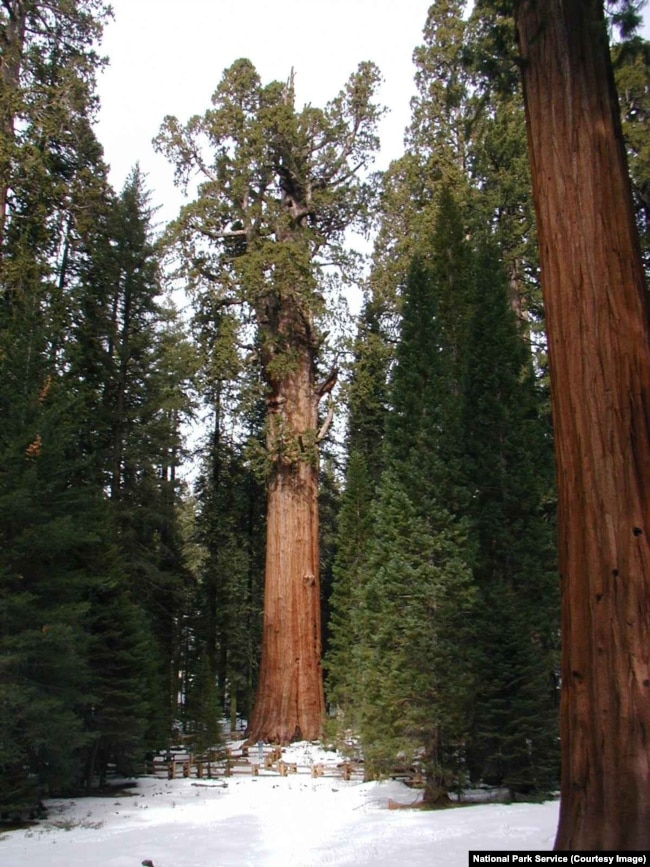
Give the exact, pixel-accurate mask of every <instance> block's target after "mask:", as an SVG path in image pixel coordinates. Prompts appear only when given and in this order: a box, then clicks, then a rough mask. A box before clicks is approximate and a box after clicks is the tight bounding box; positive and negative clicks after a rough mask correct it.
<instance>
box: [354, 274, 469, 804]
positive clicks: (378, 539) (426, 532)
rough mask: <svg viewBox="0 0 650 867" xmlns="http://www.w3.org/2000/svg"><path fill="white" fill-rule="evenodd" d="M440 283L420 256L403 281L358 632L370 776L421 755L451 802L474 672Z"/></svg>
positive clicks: (438, 790)
mask: <svg viewBox="0 0 650 867" xmlns="http://www.w3.org/2000/svg"><path fill="white" fill-rule="evenodd" d="M437 300H438V299H437V298H436V294H435V284H434V282H433V280H432V275H431V272H430V271H429V270H428V269H427V268H426V267H425V266H423V265H422V264H421V263H419V262H417V261H416V262H415V263H414V264H413V266H412V268H411V272H410V274H409V281H408V283H407V286H406V287H405V293H404V310H403V319H402V329H401V335H400V341H399V344H398V347H397V360H396V367H395V371H394V374H393V378H392V382H391V386H392V389H391V398H392V399H391V405H392V406H391V409H392V411H391V414H390V416H389V419H388V422H387V434H386V440H385V450H386V455H385V465H386V469H385V471H384V473H383V475H382V478H381V482H380V485H379V491H378V495H377V500H376V503H375V507H374V509H373V515H372V517H373V524H372V531H371V536H370V540H369V542H368V546H367V556H366V558H365V561H364V563H363V565H362V567H361V576H360V577H361V580H360V581H359V584H358V591H357V600H358V604H359V605H360V608H361V612H360V614H359V618H360V620H361V638H360V644H359V646H358V648H357V650H356V655H357V665H358V667H359V670H360V672H361V686H362V690H361V692H360V694H359V695H358V697H357V701H358V702H359V703H360V711H359V715H360V720H361V723H360V731H361V737H362V741H363V746H364V754H365V755H366V759H367V761H368V762H369V767H370V769H371V771H373V772H381V771H382V770H386V769H387V768H389V767H390V766H391V765H394V764H395V763H396V762H397V761H398V757H399V755H400V754H401V753H404V752H406V754H407V756H408V755H409V754H410V755H411V756H413V755H417V754H418V752H422V756H423V763H424V768H425V772H426V778H427V792H426V797H427V799H429V800H431V801H438V800H441V799H444V798H446V796H447V792H448V790H449V788H450V787H451V786H452V785H457V784H458V782H459V779H460V771H461V769H460V766H459V763H458V760H457V757H458V754H459V750H460V748H461V745H462V743H463V740H464V737H465V734H466V728H467V720H468V714H467V704H468V699H469V691H470V687H471V668H470V666H469V665H468V664H467V658H466V657H463V656H462V655H460V654H459V653H458V648H459V647H462V646H469V645H470V636H469V634H468V632H467V625H468V622H469V620H468V616H469V613H470V612H471V610H472V598H473V590H472V575H471V547H470V545H469V540H468V537H467V530H466V526H465V525H464V522H463V521H462V520H459V519H458V518H457V517H456V516H455V515H454V514H453V512H451V511H450V509H449V508H448V506H447V505H446V503H445V502H444V499H443V498H442V492H443V488H442V485H441V482H442V480H443V479H444V473H445V470H444V464H443V452H442V451H441V439H440V430H441V425H442V424H443V423H444V413H445V407H446V405H447V403H446V399H445V397H446V391H447V385H448V378H447V376H446V371H445V364H446V356H444V355H443V353H442V352H441V349H442V345H443V338H442V334H441V331H440V328H439V318H438V315H437V313H438V308H437Z"/></svg>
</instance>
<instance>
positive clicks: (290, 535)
mask: <svg viewBox="0 0 650 867" xmlns="http://www.w3.org/2000/svg"><path fill="white" fill-rule="evenodd" d="M292 312H295V311H292ZM294 318H295V317H294V316H293V315H289V316H288V319H289V320H290V321H291V320H293V319H294ZM298 320H300V316H298ZM279 330H280V332H282V331H287V332H289V331H290V332H291V345H292V351H290V352H289V353H287V354H286V355H285V356H284V357H282V358H281V359H280V360H279V362H278V358H277V357H275V358H274V359H273V360H270V361H269V360H267V363H266V364H265V369H266V374H267V380H268V382H269V383H270V386H271V395H270V397H269V400H268V415H267V451H268V456H269V459H270V461H271V464H272V469H271V477H270V480H269V485H268V501H267V527H266V533H267V537H266V574H265V586H264V627H263V635H262V661H261V668H260V676H259V683H258V688H257V696H256V700H255V707H254V710H253V713H252V717H251V720H250V724H249V732H248V734H249V738H250V740H252V741H258V740H264V741H271V742H273V743H282V744H284V743H289V742H290V741H292V740H299V739H306V740H311V739H316V738H319V737H320V736H321V733H322V724H323V714H324V707H325V703H324V697H323V678H322V671H321V622H320V584H319V572H318V565H319V553H318V453H317V442H316V439H317V422H318V402H319V396H320V395H319V392H318V390H317V389H316V386H315V383H314V364H313V360H312V355H313V352H312V348H311V346H310V340H309V334H308V333H306V334H304V333H303V334H302V335H301V334H300V333H299V331H301V330H303V329H302V328H300V327H299V326H297V325H296V323H295V321H294V324H293V328H290V327H289V326H288V325H287V326H286V327H282V326H280V329H279ZM274 362H275V367H274Z"/></svg>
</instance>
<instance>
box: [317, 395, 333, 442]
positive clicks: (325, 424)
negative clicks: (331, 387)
mask: <svg viewBox="0 0 650 867" xmlns="http://www.w3.org/2000/svg"><path fill="white" fill-rule="evenodd" d="M333 418H334V401H333V400H332V398H331V397H330V399H329V401H328V403H327V415H326V416H325V421H324V422H323V424H322V425H321V429H320V430H319V431H318V433H317V434H316V444H317V445H318V443H319V442H321V441H322V440H323V439H324V438H325V436H326V435H327V431H328V430H329V429H330V425H331V424H332V420H333Z"/></svg>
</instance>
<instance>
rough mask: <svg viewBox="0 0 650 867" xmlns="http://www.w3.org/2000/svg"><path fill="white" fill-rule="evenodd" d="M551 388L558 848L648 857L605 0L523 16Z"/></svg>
mask: <svg viewBox="0 0 650 867" xmlns="http://www.w3.org/2000/svg"><path fill="white" fill-rule="evenodd" d="M515 19H516V25H517V31H518V40H519V45H520V51H521V59H522V72H523V83H524V95H525V103H526V116H527V126H528V144H529V154H530V161H531V167H532V178H533V190H534V198H535V206H536V211H537V221H538V232H539V247H540V258H541V267H542V286H543V292H544V302H545V310H546V321H547V330H548V343H549V351H550V364H551V385H552V392H553V418H554V425H555V442H556V457H557V477H558V489H559V490H558V495H559V516H558V524H559V546H560V570H561V575H562V595H563V602H562V607H563V614H562V630H563V639H562V641H563V660H562V702H561V735H562V758H563V772H562V774H563V776H562V806H561V811H560V824H559V829H558V835H557V839H556V843H555V845H556V848H557V849H560V850H566V849H568V850H575V849H586V850H602V849H628V850H630V849H632V850H634V849H648V848H650V752H649V750H648V737H649V732H650V640H649V639H650V540H649V536H648V534H649V533H650V485H649V481H650V429H649V427H650V334H649V330H648V310H647V305H646V295H645V286H644V277H643V270H642V264H641V255H640V250H639V244H638V239H637V234H636V229H635V224H634V217H633V209H632V199H631V193H630V184H629V180H628V175H627V168H626V161H625V153H624V148H623V141H622V135H621V127H620V117H619V107H618V103H617V98H616V92H615V89H614V82H613V77H612V72H611V67H610V62H609V51H608V44H607V33H606V26H605V20H604V15H603V4H602V2H601V0H522V2H519V3H517V4H515Z"/></svg>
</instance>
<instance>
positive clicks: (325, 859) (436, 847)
mask: <svg viewBox="0 0 650 867" xmlns="http://www.w3.org/2000/svg"><path fill="white" fill-rule="evenodd" d="M233 746H236V745H235V744H233ZM254 750H255V748H251V754H252V753H253V752H254ZM282 758H283V760H284V761H286V762H296V763H297V764H298V765H299V766H300V767H301V768H305V766H307V767H308V766H310V765H311V764H312V763H314V764H316V763H323V764H327V765H333V764H337V763H338V762H340V761H342V760H343V757H342V756H340V755H339V754H336V753H331V752H327V751H325V750H323V748H322V747H320V746H319V745H316V744H310V743H301V744H293V745H292V746H291V747H288V748H286V750H284V752H283V756H282ZM418 798H419V795H418V793H417V792H415V791H414V790H412V789H409V788H408V787H407V786H405V785H404V784H402V783H399V782H395V781H392V782H373V783H362V782H356V781H354V780H353V781H347V782H346V781H344V780H342V779H339V778H337V777H319V778H315V779H314V778H312V777H311V776H310V775H309V773H299V774H297V775H290V776H287V777H280V776H279V775H264V776H260V777H253V776H248V775H246V774H235V775H233V776H232V777H228V778H219V779H213V780H206V779H203V780H194V779H175V780H160V779H155V778H152V777H146V778H142V779H140V780H138V782H137V787H136V788H133V789H129V790H127V791H125V792H116V793H114V794H113V795H111V796H109V795H106V796H102V797H91V798H75V799H74V800H53V801H49V802H47V808H48V818H47V819H46V820H44V821H42V822H40V823H38V824H37V825H34V826H33V827H30V828H27V829H23V830H18V831H10V832H5V833H0V863H1V864H2V865H3V867H28V865H30V867H31V865H34V864H43V865H47V867H88V865H89V864H93V865H100V867H139V865H140V864H141V863H142V861H144V860H146V859H149V860H151V861H152V862H153V864H154V867H249V865H250V867H325V865H329V867H332V865H334V867H347V865H350V867H352V865H356V867H370V865H372V867H395V865H402V864H408V865H410V867H420V865H427V867H430V865H432V864H445V867H466V865H467V853H468V851H469V850H470V849H497V850H508V849H539V850H550V849H551V848H552V846H553V841H554V838H555V827H556V824H557V813H558V804H557V802H550V803H545V804H510V805H506V804H481V805H475V806H474V805H473V806H466V807H460V808H457V809H447V810H438V811H424V810H418V809H395V808H396V807H398V806H400V805H404V806H407V807H408V805H413V804H414V803H415V802H416V801H417V800H418Z"/></svg>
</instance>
